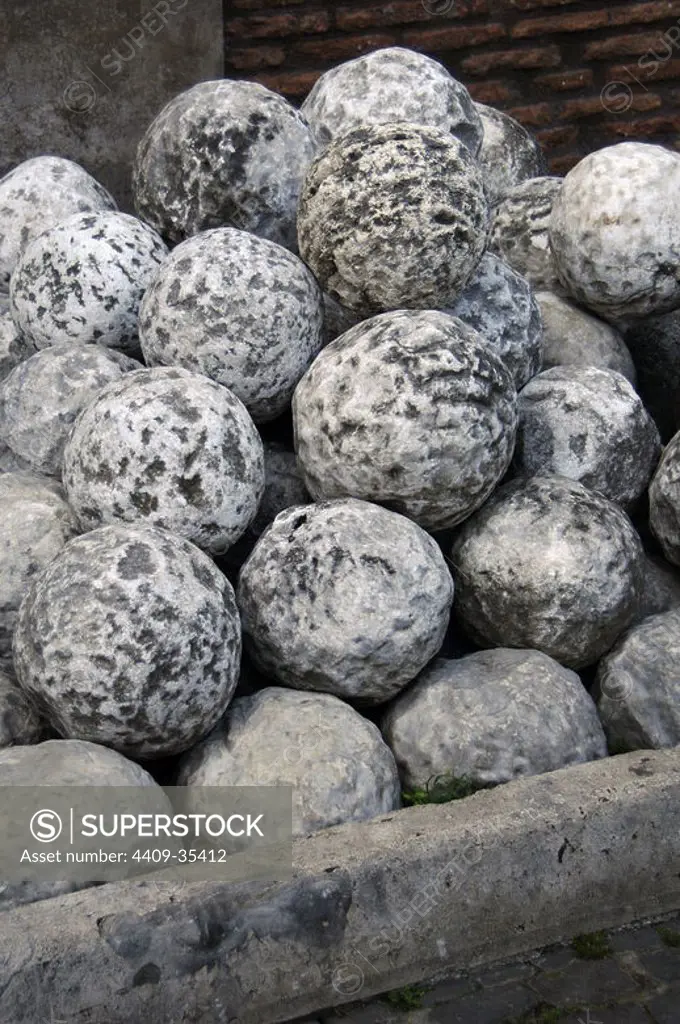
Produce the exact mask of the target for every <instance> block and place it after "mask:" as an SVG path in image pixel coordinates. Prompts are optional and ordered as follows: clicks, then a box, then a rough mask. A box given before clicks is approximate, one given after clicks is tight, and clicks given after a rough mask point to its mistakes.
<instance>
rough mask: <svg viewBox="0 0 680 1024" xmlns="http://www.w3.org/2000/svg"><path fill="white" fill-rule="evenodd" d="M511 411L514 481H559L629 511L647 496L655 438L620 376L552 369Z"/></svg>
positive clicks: (637, 400) (530, 386)
mask: <svg viewBox="0 0 680 1024" xmlns="http://www.w3.org/2000/svg"><path fill="white" fill-rule="evenodd" d="M518 408H519V426H518V428H517V443H516V446H515V454H514V465H515V468H516V469H517V471H518V472H519V473H520V474H522V475H526V476H551V475H555V474H557V475H558V476H566V477H569V479H570V480H578V481H580V482H581V483H582V484H584V486H585V487H589V488H590V489H591V490H594V491H599V493H600V494H603V495H604V496H605V497H606V498H610V499H611V500H612V501H615V502H617V504H619V505H622V506H623V507H624V508H626V509H629V510H630V509H632V507H633V505H634V504H635V503H636V502H637V500H638V498H639V497H640V496H641V495H642V494H643V493H644V491H645V490H646V489H647V485H648V483H649V481H650V479H651V476H652V473H653V472H654V470H655V468H656V464H657V462H658V461H659V456H660V455H661V441H660V438H659V431H658V430H657V429H656V424H655V423H654V420H653V419H652V417H651V416H650V415H649V413H648V412H647V410H646V409H645V407H644V405H643V404H642V401H641V399H640V397H639V395H637V394H636V392H635V391H634V390H633V387H632V385H631V384H630V382H629V381H627V380H626V378H625V377H624V376H623V375H622V374H620V373H616V372H615V371H614V370H600V369H598V368H597V367H594V366H554V367H553V368H552V369H550V370H545V371H544V372H543V373H539V374H538V376H537V377H534V379H533V380H530V381H529V383H528V384H527V386H526V387H525V388H523V389H522V391H521V392H520V394H519V397H518Z"/></svg>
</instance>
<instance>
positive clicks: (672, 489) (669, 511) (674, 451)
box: [649, 431, 680, 565]
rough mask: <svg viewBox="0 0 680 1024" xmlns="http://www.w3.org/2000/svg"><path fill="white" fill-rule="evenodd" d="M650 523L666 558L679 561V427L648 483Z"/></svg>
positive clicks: (679, 563)
mask: <svg viewBox="0 0 680 1024" xmlns="http://www.w3.org/2000/svg"><path fill="white" fill-rule="evenodd" d="M649 524H650V526H651V528H652V531H653V532H654V534H655V536H656V538H657V539H658V541H659V543H660V545H661V547H662V549H663V553H664V555H665V556H666V558H667V559H668V561H669V562H672V563H673V565H680V431H679V432H678V433H677V434H676V435H675V436H674V437H673V438H671V440H670V441H669V442H668V444H667V445H666V447H665V449H664V453H663V455H662V457H661V461H660V463H659V465H658V467H657V470H656V473H655V474H654V477H653V479H652V482H651V484H650V485H649Z"/></svg>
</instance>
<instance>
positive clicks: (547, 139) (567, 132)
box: [536, 125, 578, 149]
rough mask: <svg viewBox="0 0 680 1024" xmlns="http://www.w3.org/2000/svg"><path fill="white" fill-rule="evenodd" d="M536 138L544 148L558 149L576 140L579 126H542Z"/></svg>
mask: <svg viewBox="0 0 680 1024" xmlns="http://www.w3.org/2000/svg"><path fill="white" fill-rule="evenodd" d="M536 138H537V139H538V141H539V142H540V144H541V146H542V147H543V149H557V148H558V146H568V145H569V144H570V143H572V142H576V140H577V138H578V128H576V127H575V126H574V125H564V126H563V127H560V128H542V129H541V130H540V131H537V132H536Z"/></svg>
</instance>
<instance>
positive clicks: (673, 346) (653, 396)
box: [625, 310, 680, 444]
mask: <svg viewBox="0 0 680 1024" xmlns="http://www.w3.org/2000/svg"><path fill="white" fill-rule="evenodd" d="M625 340H626V345H627V346H628V348H629V349H630V353H631V356H632V358H633V362H634V363H635V369H636V370H637V378H638V380H637V385H638V391H639V392H640V396H641V398H642V401H643V402H644V403H645V405H646V406H647V408H648V409H649V411H650V413H651V414H652V416H653V417H654V419H655V421H656V425H657V427H658V428H659V432H660V434H661V439H662V441H663V442H664V444H665V443H666V442H668V441H670V439H671V438H672V437H673V435H674V434H676V433H677V432H678V430H680V402H679V401H678V395H680V310H676V311H674V312H672V313H664V314H663V315H662V316H652V317H649V318H648V319H646V320H641V321H640V322H639V323H638V324H636V325H635V326H634V327H632V328H630V329H629V330H628V331H627V332H626V334H625Z"/></svg>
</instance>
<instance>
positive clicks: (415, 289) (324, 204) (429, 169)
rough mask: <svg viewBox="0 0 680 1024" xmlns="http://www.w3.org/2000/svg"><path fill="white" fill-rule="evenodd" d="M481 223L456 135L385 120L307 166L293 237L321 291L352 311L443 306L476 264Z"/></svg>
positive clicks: (473, 170) (484, 218)
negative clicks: (385, 122)
mask: <svg viewBox="0 0 680 1024" xmlns="http://www.w3.org/2000/svg"><path fill="white" fill-rule="evenodd" d="M488 222H489V210H488V205H487V201H486V198H485V195H484V186H483V183H482V177H481V172H480V170H479V168H478V166H477V163H476V161H475V159H474V157H472V156H471V155H470V152H469V150H467V149H466V148H465V146H464V145H463V143H462V142H459V141H458V139H456V138H455V136H453V135H451V134H450V133H449V132H445V131H443V130H442V129H440V128H428V127H420V126H418V125H413V124H407V123H404V122H393V123H390V124H384V125H373V126H367V127H366V126H365V127H360V128H355V129H354V130H352V131H351V132H349V133H348V134H347V135H343V136H340V137H339V138H337V139H335V140H334V141H333V142H332V143H331V144H330V145H329V146H328V148H327V149H326V150H325V151H324V152H323V153H322V154H321V156H319V157H318V159H317V160H316V161H315V162H314V163H313V164H312V166H311V168H310V170H309V173H308V174H307V177H306V178H305V182H304V186H303V188H302V193H301V195H300V205H299V207H298V241H299V245H300V253H301V255H302V257H303V259H304V260H305V262H306V263H308V264H309V266H310V267H311V269H312V270H313V272H314V273H315V274H316V277H317V278H318V280H319V282H320V284H321V286H322V288H323V289H324V291H325V292H327V293H328V294H329V295H330V296H331V298H334V299H335V300H336V301H337V302H339V303H340V305H342V306H345V307H346V308H347V309H349V310H351V311H353V312H355V313H359V314H362V315H365V316H369V315H370V314H372V313H379V312H381V311H383V310H388V309H401V308H404V309H444V308H446V307H448V306H451V305H453V304H454V302H455V301H456V299H457V298H458V296H459V294H460V292H461V291H462V289H463V287H464V286H465V284H466V282H467V280H468V278H469V277H470V275H471V274H472V271H473V270H474V269H475V267H476V265H477V264H478V263H479V260H480V259H481V257H482V254H483V252H484V249H485V247H486V239H487V233H488Z"/></svg>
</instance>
